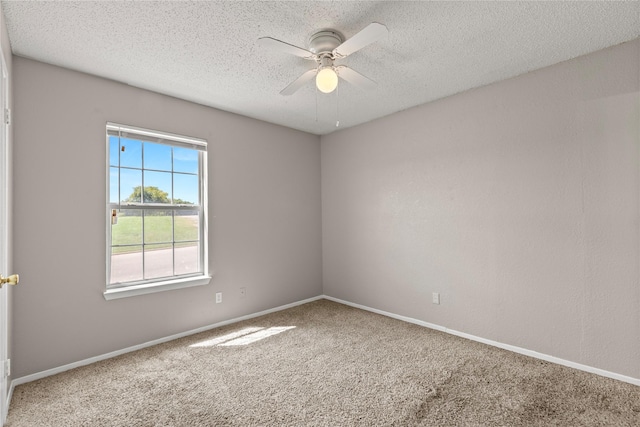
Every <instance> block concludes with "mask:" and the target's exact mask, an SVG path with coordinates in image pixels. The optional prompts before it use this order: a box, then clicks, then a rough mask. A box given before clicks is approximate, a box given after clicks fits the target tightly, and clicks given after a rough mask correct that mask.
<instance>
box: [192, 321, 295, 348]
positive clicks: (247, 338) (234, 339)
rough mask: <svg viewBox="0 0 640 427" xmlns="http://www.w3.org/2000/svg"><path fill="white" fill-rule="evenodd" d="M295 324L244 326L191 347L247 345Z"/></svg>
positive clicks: (290, 327) (291, 327) (286, 329)
mask: <svg viewBox="0 0 640 427" xmlns="http://www.w3.org/2000/svg"><path fill="white" fill-rule="evenodd" d="M293 328H295V326H274V327H271V328H267V329H265V328H263V327H250V328H244V329H241V330H239V331H236V332H231V333H230V334H226V335H223V336H221V337H217V338H213V339H210V340H206V341H201V342H199V343H196V344H192V345H190V346H189V347H215V346H235V345H247V344H251V343H254V342H256V341H260V340H263V339H265V338H268V337H271V336H273V335H277V334H279V333H282V332H284V331H288V330H289V329H293Z"/></svg>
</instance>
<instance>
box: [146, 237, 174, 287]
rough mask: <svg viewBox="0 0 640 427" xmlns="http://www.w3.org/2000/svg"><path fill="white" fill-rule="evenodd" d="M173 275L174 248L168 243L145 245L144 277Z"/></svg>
mask: <svg viewBox="0 0 640 427" xmlns="http://www.w3.org/2000/svg"><path fill="white" fill-rule="evenodd" d="M167 276H173V248H172V247H171V246H169V247H167V245H145V247H144V278H145V279H154V278H156V277H167Z"/></svg>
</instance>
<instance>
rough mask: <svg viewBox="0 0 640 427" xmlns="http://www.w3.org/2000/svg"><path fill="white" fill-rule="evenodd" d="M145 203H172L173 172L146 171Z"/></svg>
mask: <svg viewBox="0 0 640 427" xmlns="http://www.w3.org/2000/svg"><path fill="white" fill-rule="evenodd" d="M144 202H145V203H171V172H153V171H144Z"/></svg>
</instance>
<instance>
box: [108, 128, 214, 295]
mask: <svg viewBox="0 0 640 427" xmlns="http://www.w3.org/2000/svg"><path fill="white" fill-rule="evenodd" d="M206 150H207V142H206V141H204V140H201V139H195V138H188V137H183V136H179V135H172V134H167V133H162V132H156V131H150V130H147V129H140V128H134V127H130V126H122V125H117V124H113V123H107V158H108V165H107V291H106V292H105V298H107V299H111V298H119V297H122V296H131V295H138V294H141V293H148V292H155V291H159V290H167V289H175V288H180V287H186V286H195V285H200V284H206V283H208V282H209V279H210V278H209V276H208V269H207V238H206V224H207V217H206V206H207V203H206V195H207V191H206V183H207V179H206V171H207V168H206V161H207V158H206V157H207V151H206Z"/></svg>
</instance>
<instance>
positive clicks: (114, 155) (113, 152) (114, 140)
mask: <svg viewBox="0 0 640 427" xmlns="http://www.w3.org/2000/svg"><path fill="white" fill-rule="evenodd" d="M119 149H120V145H119V144H118V137H117V136H110V137H109V164H110V165H111V166H118V150H119Z"/></svg>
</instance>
